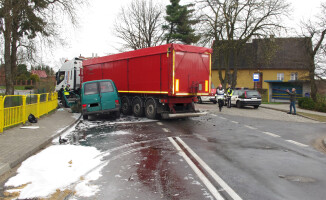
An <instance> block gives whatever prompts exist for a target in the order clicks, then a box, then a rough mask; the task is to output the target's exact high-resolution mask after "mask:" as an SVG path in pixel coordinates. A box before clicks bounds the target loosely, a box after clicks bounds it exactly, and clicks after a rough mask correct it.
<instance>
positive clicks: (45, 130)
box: [0, 109, 79, 176]
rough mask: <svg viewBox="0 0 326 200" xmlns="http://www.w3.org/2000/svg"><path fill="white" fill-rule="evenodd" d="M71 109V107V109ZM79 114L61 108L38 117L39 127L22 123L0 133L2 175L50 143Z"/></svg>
mask: <svg viewBox="0 0 326 200" xmlns="http://www.w3.org/2000/svg"><path fill="white" fill-rule="evenodd" d="M69 110H70V109H69ZM78 117H79V116H78V115H77V114H74V113H70V112H68V109H59V110H56V111H55V112H54V113H52V114H49V115H46V116H43V117H41V118H40V119H38V123H36V124H32V125H33V126H39V128H38V129H21V127H22V125H19V126H17V127H14V128H11V129H8V130H5V131H4V132H3V133H1V134H0V176H2V175H3V174H5V173H6V172H8V171H9V170H10V169H12V168H14V167H15V166H17V165H18V164H20V163H21V162H22V161H24V160H25V159H26V158H28V157H30V156H32V155H33V154H35V153H36V152H37V151H39V150H41V149H42V148H44V147H46V146H47V145H48V144H50V143H51V142H52V140H53V138H55V137H57V136H58V135H60V134H61V133H63V132H64V131H65V130H67V129H68V128H69V127H71V126H72V125H74V124H75V122H77V120H78Z"/></svg>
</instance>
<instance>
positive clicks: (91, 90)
mask: <svg viewBox="0 0 326 200" xmlns="http://www.w3.org/2000/svg"><path fill="white" fill-rule="evenodd" d="M84 94H85V95H90V94H98V88H97V83H87V84H85V86H84Z"/></svg>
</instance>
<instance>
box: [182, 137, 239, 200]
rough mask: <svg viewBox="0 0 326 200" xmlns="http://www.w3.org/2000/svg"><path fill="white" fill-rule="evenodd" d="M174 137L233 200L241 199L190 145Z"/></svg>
mask: <svg viewBox="0 0 326 200" xmlns="http://www.w3.org/2000/svg"><path fill="white" fill-rule="evenodd" d="M176 138H177V140H178V141H179V142H180V143H181V144H182V145H183V146H184V147H185V148H186V149H187V151H188V152H189V153H190V154H191V155H192V156H193V157H194V158H195V159H196V160H197V162H198V163H199V164H200V165H201V166H202V167H203V168H204V169H205V170H206V171H207V172H208V173H209V174H210V175H211V176H212V177H213V178H214V179H215V181H216V182H217V183H218V184H219V185H220V186H221V187H222V188H223V189H224V190H225V191H226V192H227V193H228V194H229V195H230V196H231V197H232V198H233V199H234V200H242V199H241V197H240V196H239V195H238V194H237V193H236V192H235V191H234V190H233V189H232V188H231V187H230V186H229V185H228V184H227V183H226V182H225V181H224V180H223V179H222V178H221V177H220V176H219V175H217V174H216V173H215V172H214V171H213V170H212V169H211V168H210V167H209V166H208V165H207V164H206V163H205V162H204V161H203V160H202V159H201V158H200V157H199V156H198V155H197V154H196V153H195V152H194V151H193V150H192V149H190V147H189V146H188V145H187V144H186V143H185V142H183V141H182V140H181V138H179V137H176Z"/></svg>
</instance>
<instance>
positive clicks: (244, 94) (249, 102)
mask: <svg viewBox="0 0 326 200" xmlns="http://www.w3.org/2000/svg"><path fill="white" fill-rule="evenodd" d="M260 104H261V95H260V94H259V92H258V91H257V90H249V89H240V90H234V92H233V96H232V98H231V105H236V106H237V107H238V108H241V107H243V106H253V107H254V108H258V107H259V106H260Z"/></svg>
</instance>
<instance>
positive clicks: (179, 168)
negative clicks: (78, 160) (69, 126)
mask: <svg viewBox="0 0 326 200" xmlns="http://www.w3.org/2000/svg"><path fill="white" fill-rule="evenodd" d="M127 121H128V120H127ZM88 127H90V128H88ZM325 127H326V125H325V124H311V123H296V122H282V121H275V120H264V119H253V118H245V117H237V116H232V115H227V114H220V113H211V114H209V115H207V116H204V117H200V118H193V119H186V120H169V121H155V122H145V123H131V124H129V123H126V124H112V123H111V122H108V121H104V122H103V121H82V122H81V123H80V124H79V126H77V130H76V131H75V132H74V135H73V137H74V138H75V139H76V138H77V140H78V141H79V144H80V145H86V146H95V147H96V148H98V149H99V150H101V151H102V152H103V154H105V159H106V160H107V165H106V166H105V167H104V168H103V170H102V177H101V178H100V179H98V180H97V181H95V183H94V184H96V185H100V190H101V191H100V192H99V193H98V194H96V196H95V197H92V198H89V199H94V198H95V199H257V200H260V199H325V198H326V191H325V189H324V188H325V187H326V173H325V169H326V156H325V154H323V153H321V152H319V151H317V150H315V149H314V148H313V147H312V146H311V143H312V138H316V137H318V136H319V135H323V134H325V133H323V132H324V130H326V129H325ZM307 131H309V132H311V134H310V136H306V135H307ZM78 138H79V139H78ZM77 140H76V141H77ZM194 154H195V155H194ZM207 167H208V169H207ZM216 176H217V177H216ZM78 199H83V198H78ZM84 199H88V198H84Z"/></svg>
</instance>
